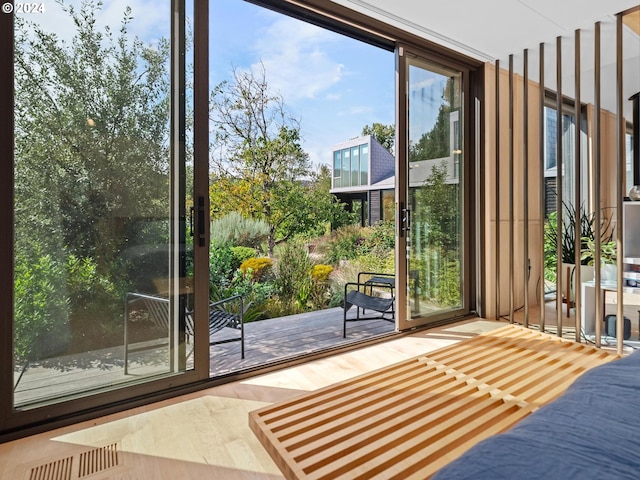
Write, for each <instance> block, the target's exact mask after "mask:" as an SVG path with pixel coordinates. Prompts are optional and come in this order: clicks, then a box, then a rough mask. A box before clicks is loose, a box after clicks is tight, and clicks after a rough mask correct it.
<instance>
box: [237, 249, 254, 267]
mask: <svg viewBox="0 0 640 480" xmlns="http://www.w3.org/2000/svg"><path fill="white" fill-rule="evenodd" d="M231 252H232V253H233V258H234V262H233V263H234V265H237V268H240V265H242V262H244V261H245V260H249V259H250V258H253V257H255V256H256V250H255V248H250V247H231Z"/></svg>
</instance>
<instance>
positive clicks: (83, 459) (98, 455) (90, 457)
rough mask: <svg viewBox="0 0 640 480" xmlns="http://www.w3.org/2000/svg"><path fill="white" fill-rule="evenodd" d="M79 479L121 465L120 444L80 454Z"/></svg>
mask: <svg viewBox="0 0 640 480" xmlns="http://www.w3.org/2000/svg"><path fill="white" fill-rule="evenodd" d="M79 463H80V465H79V467H78V478H83V477H87V476H89V475H93V474H94V473H98V472H101V471H103V470H107V469H109V468H113V467H117V466H118V465H120V456H119V455H118V444H117V443H112V444H111V445H106V446H104V447H100V448H95V449H93V450H89V451H88V452H84V453H81V454H80V460H79Z"/></svg>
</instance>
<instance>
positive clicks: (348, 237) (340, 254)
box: [326, 225, 364, 265]
mask: <svg viewBox="0 0 640 480" xmlns="http://www.w3.org/2000/svg"><path fill="white" fill-rule="evenodd" d="M363 241H364V238H363V228H362V227H359V226H357V225H346V226H344V227H340V228H338V229H337V230H335V231H334V232H332V233H331V239H330V240H329V242H328V244H327V246H326V248H327V252H326V258H327V261H328V262H329V263H331V264H333V265H336V264H338V263H339V262H340V261H341V260H352V259H354V258H356V257H357V256H358V247H359V246H360V244H361V243H362V242H363Z"/></svg>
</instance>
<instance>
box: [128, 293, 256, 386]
mask: <svg viewBox="0 0 640 480" xmlns="http://www.w3.org/2000/svg"><path fill="white" fill-rule="evenodd" d="M230 302H237V303H238V304H239V308H238V309H237V311H234V310H235V309H233V310H232V309H230V308H229V307H227V304H229V303H230ZM243 303H244V302H243V300H242V296H241V295H234V296H232V297H229V298H225V299H223V300H220V301H216V302H212V303H210V304H209V340H210V341H209V345H216V344H220V343H228V342H236V341H239V342H240V357H241V358H243V359H244V314H245V312H246V308H247V307H248V305H247V307H245V306H244V304H243ZM135 304H140V305H141V308H142V309H143V310H146V311H147V313H148V315H149V319H150V320H151V321H152V322H153V323H154V324H155V325H156V326H157V327H159V328H161V329H162V330H163V331H166V332H167V340H166V341H163V342H161V343H157V342H154V343H153V344H149V343H148V342H144V343H145V344H144V345H142V346H138V347H136V348H133V349H132V348H131V346H130V341H129V321H130V316H131V312H132V310H134V309H133V308H132V306H133V305H135ZM169 305H170V302H169V299H168V298H166V297H159V296H156V295H148V294H143V293H127V296H126V300H125V313H124V373H125V375H126V374H128V369H129V353H130V352H135V351H141V350H148V349H152V348H157V347H158V346H163V345H169V343H170V341H171V329H170V328H169V327H170V321H169V318H170V317H169ZM193 313H194V312H193V310H190V309H186V310H185V316H184V320H185V335H186V337H187V338H190V339H191V340H193V337H194V332H195V329H194V322H193ZM224 328H232V329H235V330H240V335H239V336H237V337H233V338H225V339H221V340H211V337H212V336H213V335H214V334H215V333H217V332H219V331H220V330H222V329H224ZM189 343H193V341H191V342H189ZM191 353H193V350H192V351H191V352H189V354H188V355H187V358H188V357H189V356H190V355H191ZM171 370H172V371H173V368H172V369H171Z"/></svg>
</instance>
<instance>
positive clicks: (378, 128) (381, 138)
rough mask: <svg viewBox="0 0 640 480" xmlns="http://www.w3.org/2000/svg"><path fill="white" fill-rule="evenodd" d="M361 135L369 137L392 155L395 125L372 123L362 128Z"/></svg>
mask: <svg viewBox="0 0 640 480" xmlns="http://www.w3.org/2000/svg"><path fill="white" fill-rule="evenodd" d="M362 135H363V136H365V135H371V136H372V137H373V138H375V139H376V140H377V141H378V143H379V144H380V145H382V146H383V147H384V148H386V149H387V150H388V151H389V152H391V153H393V145H394V143H395V141H396V127H395V125H383V124H382V123H377V122H374V123H372V124H371V125H365V126H364V127H363V128H362Z"/></svg>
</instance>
